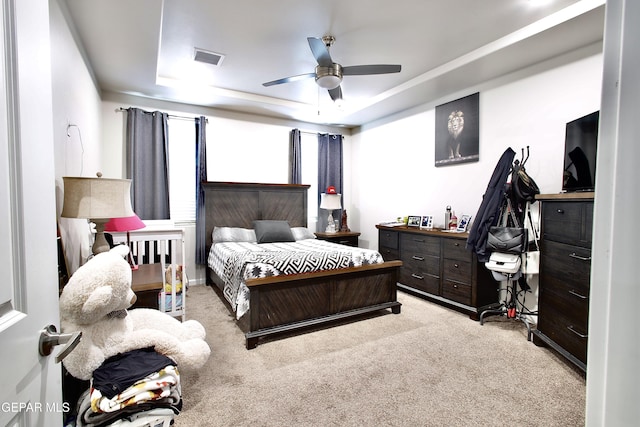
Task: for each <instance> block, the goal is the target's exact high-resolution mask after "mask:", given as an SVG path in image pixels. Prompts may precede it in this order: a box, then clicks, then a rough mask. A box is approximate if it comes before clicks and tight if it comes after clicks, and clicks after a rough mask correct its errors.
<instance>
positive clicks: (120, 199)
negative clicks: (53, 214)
mask: <svg viewBox="0 0 640 427" xmlns="http://www.w3.org/2000/svg"><path fill="white" fill-rule="evenodd" d="M62 180H63V182H64V201H63V205H62V214H61V216H62V217H64V218H86V219H89V220H91V221H92V222H94V223H95V224H96V239H95V242H94V243H93V247H92V250H93V253H94V254H97V253H100V252H105V251H108V250H109V243H108V242H107V240H106V239H105V237H104V226H105V224H106V223H107V222H108V221H109V220H110V219H111V218H123V217H131V216H134V215H135V213H134V212H133V209H132V208H131V180H130V179H109V178H79V177H68V176H64V177H62Z"/></svg>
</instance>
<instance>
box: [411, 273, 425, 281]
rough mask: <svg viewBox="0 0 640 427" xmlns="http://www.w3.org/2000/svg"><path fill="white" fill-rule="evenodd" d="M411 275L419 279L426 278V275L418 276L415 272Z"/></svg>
mask: <svg viewBox="0 0 640 427" xmlns="http://www.w3.org/2000/svg"><path fill="white" fill-rule="evenodd" d="M411 277H413V278H414V279H418V280H424V276H418V275H417V274H415V273H413V274H411Z"/></svg>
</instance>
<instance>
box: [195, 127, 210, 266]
mask: <svg viewBox="0 0 640 427" xmlns="http://www.w3.org/2000/svg"><path fill="white" fill-rule="evenodd" d="M206 181H207V119H206V117H203V116H201V117H198V118H197V119H196V264H201V265H206V264H207V251H206V248H205V242H206V239H207V236H206V235H205V233H206V231H205V228H204V215H205V212H204V186H203V185H202V183H203V182H206Z"/></svg>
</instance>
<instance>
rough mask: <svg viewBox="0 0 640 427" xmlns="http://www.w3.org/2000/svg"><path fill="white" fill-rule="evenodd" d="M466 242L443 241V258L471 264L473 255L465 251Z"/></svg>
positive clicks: (458, 240) (461, 240)
mask: <svg viewBox="0 0 640 427" xmlns="http://www.w3.org/2000/svg"><path fill="white" fill-rule="evenodd" d="M465 243H466V240H463V239H442V256H443V258H448V259H458V260H461V261H469V262H471V257H472V256H473V254H472V253H471V252H470V251H468V250H466V249H465V247H464V246H465Z"/></svg>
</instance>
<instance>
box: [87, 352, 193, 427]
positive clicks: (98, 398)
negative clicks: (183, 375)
mask: <svg viewBox="0 0 640 427" xmlns="http://www.w3.org/2000/svg"><path fill="white" fill-rule="evenodd" d="M181 408H182V394H181V390H180V374H179V372H178V369H177V367H176V366H175V363H174V362H173V361H172V360H171V359H169V358H168V357H166V356H163V355H161V354H159V353H156V352H155V351H154V350H153V348H145V349H139V350H132V351H129V352H126V353H122V354H118V355H116V356H113V357H111V358H109V359H107V360H106V361H105V362H104V363H103V364H102V365H101V366H100V367H99V368H98V369H96V370H95V371H94V372H93V377H92V379H91V385H90V387H89V389H88V390H87V391H86V392H85V393H84V394H83V395H82V396H81V398H80V400H79V403H78V412H77V414H78V415H77V419H76V426H87V427H89V426H90V427H100V426H108V425H125V424H124V423H123V422H125V421H127V420H129V421H132V420H136V419H140V418H141V416H143V415H149V416H153V417H167V416H171V417H172V416H173V415H177V414H179V413H180V410H181ZM168 410H170V411H171V412H170V413H169V412H168ZM118 421H120V422H118ZM130 425H131V424H130ZM154 425H155V424H154ZM158 425H162V424H158Z"/></svg>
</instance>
